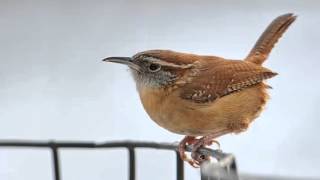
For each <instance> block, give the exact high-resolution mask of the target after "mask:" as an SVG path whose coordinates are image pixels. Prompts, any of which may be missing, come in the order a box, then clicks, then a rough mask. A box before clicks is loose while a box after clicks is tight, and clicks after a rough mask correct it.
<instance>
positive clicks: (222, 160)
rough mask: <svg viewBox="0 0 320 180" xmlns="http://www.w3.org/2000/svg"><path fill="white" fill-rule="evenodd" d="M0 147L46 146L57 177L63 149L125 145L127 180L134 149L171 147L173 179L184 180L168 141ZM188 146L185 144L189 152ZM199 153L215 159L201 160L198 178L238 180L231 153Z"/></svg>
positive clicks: (132, 177)
mask: <svg viewBox="0 0 320 180" xmlns="http://www.w3.org/2000/svg"><path fill="white" fill-rule="evenodd" d="M0 147H29V148H49V149H50V150H51V154H52V163H53V176H54V180H61V169H60V163H61V161H60V157H59V151H60V150H62V149H67V148H78V149H85V148H87V149H99V148H100V149H110V148H126V149H127V150H128V154H129V158H128V166H129V167H128V168H129V176H128V178H129V180H136V155H135V149H137V148H151V149H163V150H171V151H172V152H173V153H175V154H176V180H184V163H183V161H182V160H181V159H180V156H179V153H178V151H177V144H172V143H155V142H136V141H116V142H115V141H114V142H105V143H94V142H75V141H48V142H41V141H26V140H24V141H22V140H16V141H9V140H2V141H0ZM191 149H192V147H191V146H188V147H187V150H188V151H190V150H191ZM199 153H201V154H204V155H208V156H211V157H213V158H215V159H216V160H217V162H216V163H209V162H204V163H202V164H201V167H200V172H201V180H238V179H239V178H238V174H237V166H236V162H235V158H234V157H233V155H231V154H226V153H223V152H221V151H220V150H212V149H208V148H202V149H200V150H199Z"/></svg>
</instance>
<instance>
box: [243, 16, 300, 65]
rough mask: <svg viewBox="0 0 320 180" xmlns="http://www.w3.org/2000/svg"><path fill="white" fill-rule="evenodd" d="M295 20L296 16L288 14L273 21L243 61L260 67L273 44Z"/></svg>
mask: <svg viewBox="0 0 320 180" xmlns="http://www.w3.org/2000/svg"><path fill="white" fill-rule="evenodd" d="M296 18H297V16H295V15H293V14H291V13H288V14H284V15H281V16H279V17H277V18H276V19H275V20H273V21H272V22H271V23H270V25H269V26H268V27H267V29H266V30H265V31H264V32H263V33H262V35H261V36H260V38H259V39H258V41H257V42H256V44H255V45H254V46H253V48H252V50H251V51H250V53H249V55H248V56H247V57H246V59H245V60H246V61H250V62H253V63H255V64H259V65H261V64H262V63H263V62H264V61H265V60H266V59H267V58H268V55H269V54H270V52H271V50H272V48H273V47H274V44H276V43H277V41H278V39H279V38H280V37H281V36H282V34H283V33H284V32H285V31H286V30H287V29H288V28H289V26H290V25H291V24H292V23H293V22H294V21H295V19H296Z"/></svg>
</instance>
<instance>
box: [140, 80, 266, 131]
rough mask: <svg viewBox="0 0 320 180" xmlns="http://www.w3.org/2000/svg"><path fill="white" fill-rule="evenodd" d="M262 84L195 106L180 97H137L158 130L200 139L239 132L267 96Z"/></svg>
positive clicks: (148, 95)
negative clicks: (217, 133)
mask: <svg viewBox="0 0 320 180" xmlns="http://www.w3.org/2000/svg"><path fill="white" fill-rule="evenodd" d="M265 89H266V88H265V85H264V84H258V85H256V86H253V87H250V88H246V89H244V90H242V91H239V92H235V93H232V94H230V95H227V96H224V97H221V98H220V99H216V100H215V101H213V102H211V103H204V104H201V103H194V102H191V101H189V100H184V99H181V98H180V97H179V92H173V93H171V94H169V95H167V96H161V95H160V94H161V93H160V94H157V93H154V94H153V93H150V92H148V93H147V94H140V97H141V100H142V103H143V106H144V108H145V110H146V111H147V113H148V114H149V116H150V118H151V119H152V120H153V121H155V122H156V123H157V124H158V125H160V126H161V127H163V128H165V129H167V130H169V131H171V132H174V133H177V134H183V135H192V136H202V135H207V134H210V133H213V132H215V131H219V130H224V129H228V130H229V131H230V132H241V131H243V130H245V129H246V128H247V127H248V125H249V124H250V123H251V122H252V120H254V119H255V118H256V117H257V116H258V115H259V114H260V112H261V110H262V108H263V106H264V105H265V103H266V100H267V98H268V95H267V93H266V90H265Z"/></svg>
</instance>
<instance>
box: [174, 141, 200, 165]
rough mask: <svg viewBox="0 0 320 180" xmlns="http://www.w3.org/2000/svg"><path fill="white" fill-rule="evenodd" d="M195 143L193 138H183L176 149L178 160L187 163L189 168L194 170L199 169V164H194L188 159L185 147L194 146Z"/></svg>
mask: <svg viewBox="0 0 320 180" xmlns="http://www.w3.org/2000/svg"><path fill="white" fill-rule="evenodd" d="M196 142H197V139H196V138H195V137H193V136H185V137H184V138H183V139H182V141H181V142H180V143H179V147H178V151H179V154H180V158H181V159H182V160H183V161H186V162H188V163H189V164H190V165H191V166H193V167H195V168H198V167H200V166H199V163H198V162H196V161H195V160H193V159H191V158H189V157H188V156H187V154H186V146H187V145H192V144H195V143H196Z"/></svg>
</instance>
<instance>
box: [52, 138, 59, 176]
mask: <svg viewBox="0 0 320 180" xmlns="http://www.w3.org/2000/svg"><path fill="white" fill-rule="evenodd" d="M51 152H52V157H53V170H54V179H55V180H60V179H61V178H60V167H59V154H58V148H57V147H56V146H55V144H54V143H52V145H51Z"/></svg>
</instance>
